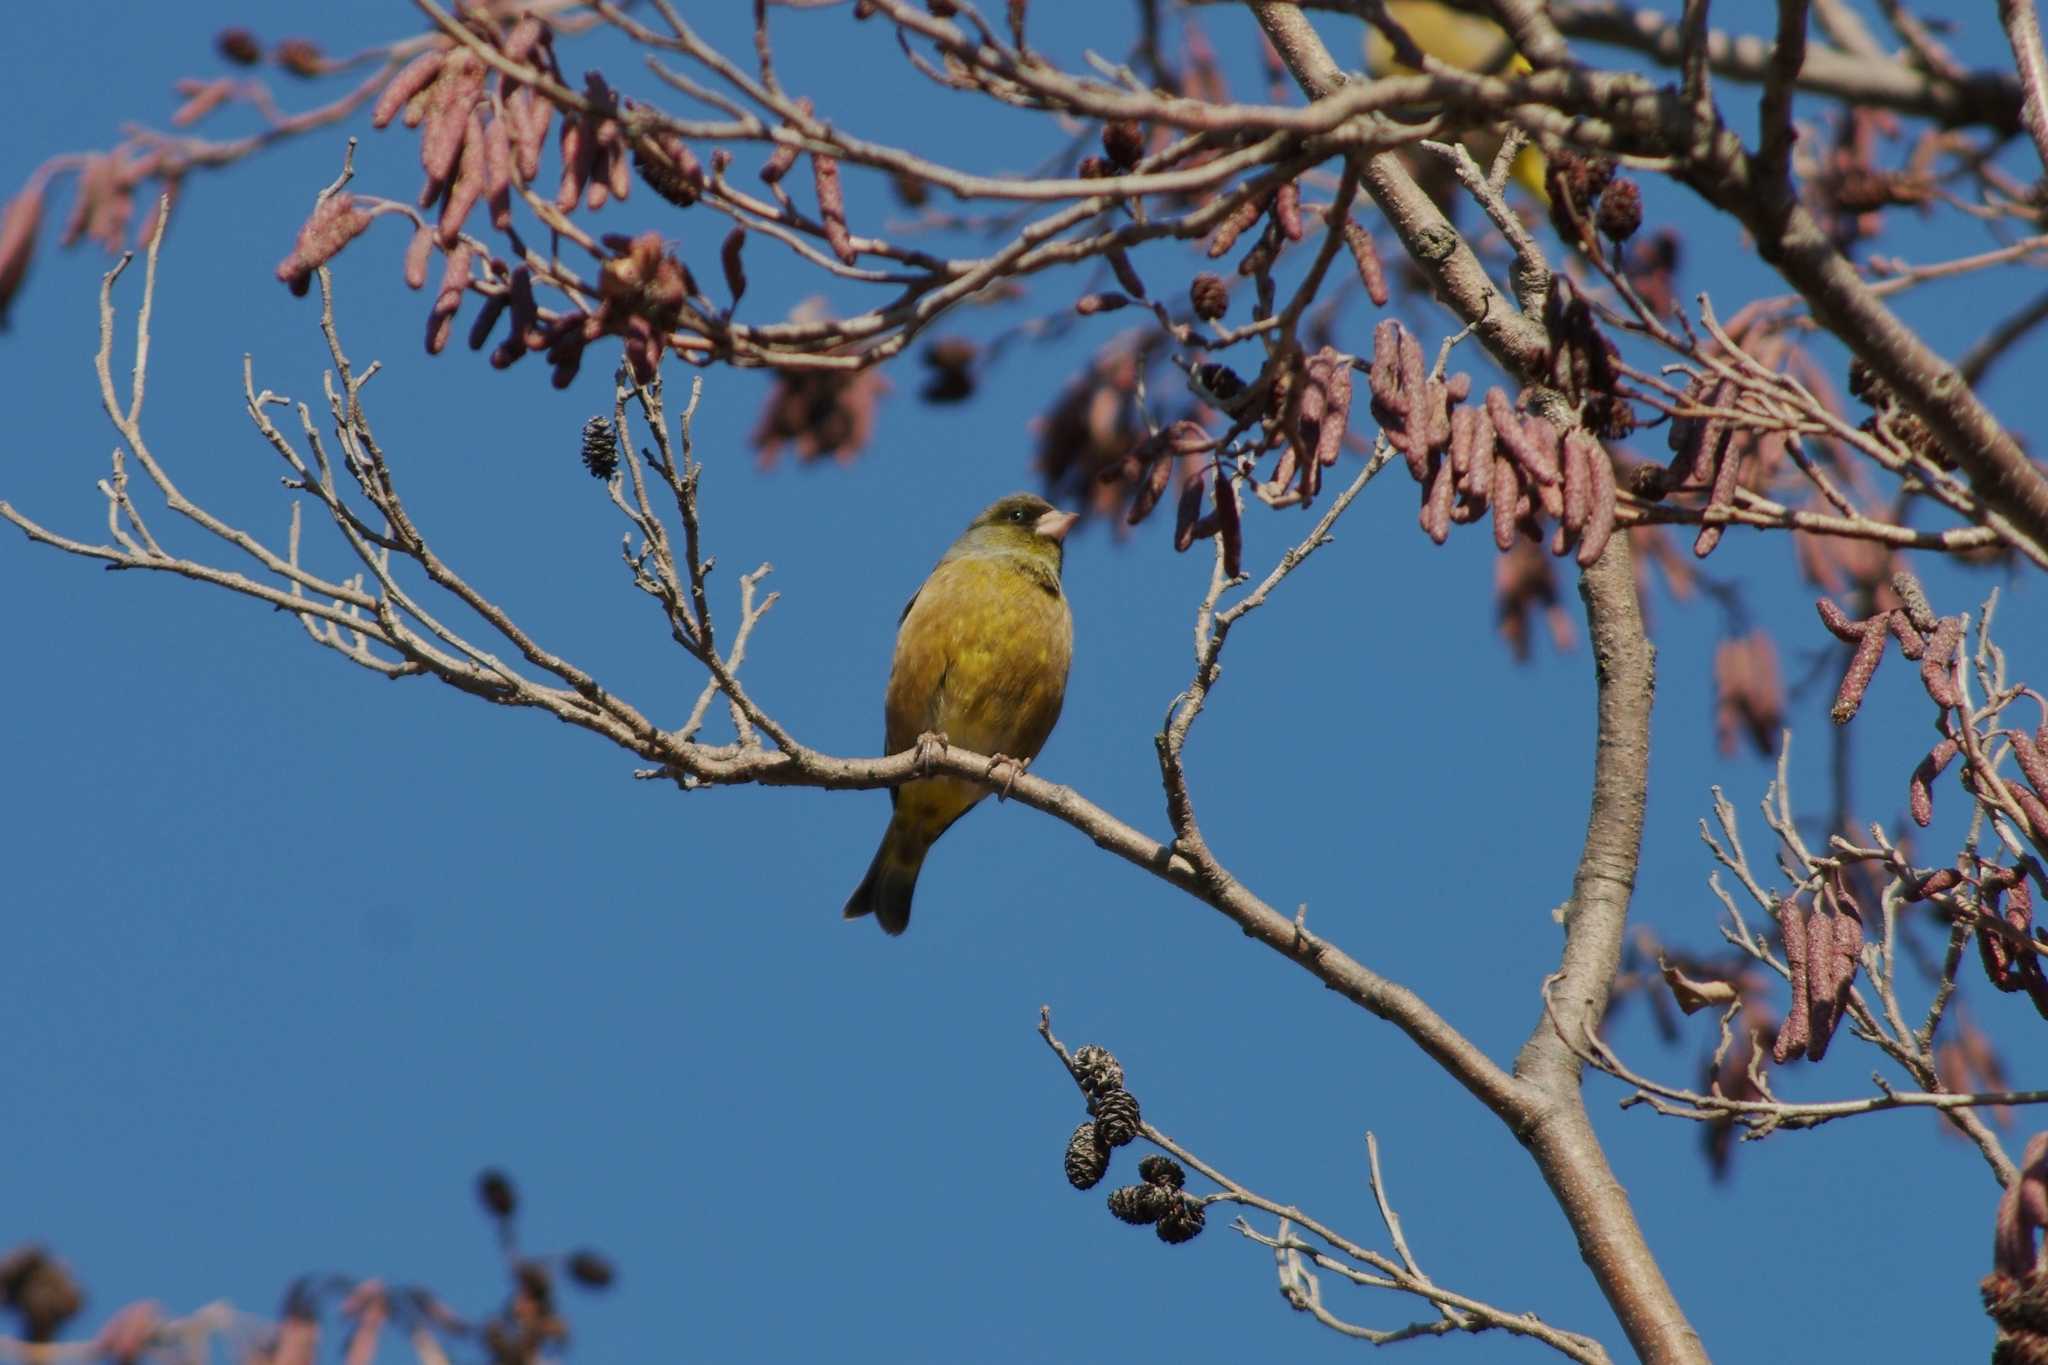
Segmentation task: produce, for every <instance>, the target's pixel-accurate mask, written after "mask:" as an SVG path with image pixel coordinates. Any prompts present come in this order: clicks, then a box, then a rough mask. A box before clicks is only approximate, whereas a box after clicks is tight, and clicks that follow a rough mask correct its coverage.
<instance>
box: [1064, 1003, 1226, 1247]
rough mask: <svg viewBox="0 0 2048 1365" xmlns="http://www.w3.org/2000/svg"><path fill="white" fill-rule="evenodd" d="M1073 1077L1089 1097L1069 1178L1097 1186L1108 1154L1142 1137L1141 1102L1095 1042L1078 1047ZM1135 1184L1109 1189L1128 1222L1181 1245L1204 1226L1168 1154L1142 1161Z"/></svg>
mask: <svg viewBox="0 0 2048 1365" xmlns="http://www.w3.org/2000/svg"><path fill="white" fill-rule="evenodd" d="M1073 1070H1074V1079H1075V1080H1076V1081H1077V1082H1079V1083H1080V1086H1081V1089H1082V1091H1083V1092H1084V1093H1085V1094H1086V1095H1087V1096H1088V1114H1089V1118H1088V1121H1087V1122H1086V1123H1084V1124H1082V1125H1081V1126H1080V1127H1078V1128H1076V1129H1075V1130H1074V1135H1073V1136H1072V1137H1070V1138H1068V1139H1067V1154H1066V1168H1067V1183H1068V1184H1070V1185H1072V1186H1073V1187H1074V1188H1075V1189H1077V1190H1092V1189H1094V1188H1095V1186H1096V1185H1097V1184H1099V1183H1100V1182H1101V1180H1102V1177H1103V1176H1104V1175H1106V1174H1108V1172H1109V1154H1110V1152H1111V1151H1112V1150H1113V1149H1115V1148H1117V1147H1123V1146H1128V1145H1129V1144H1130V1143H1131V1142H1133V1141H1134V1140H1136V1138H1137V1136H1138V1124H1139V1117H1138V1101H1137V1100H1136V1099H1135V1098H1134V1097H1133V1096H1132V1095H1131V1092H1130V1091H1128V1090H1126V1089H1124V1069H1123V1067H1122V1065H1120V1064H1119V1063H1118V1062H1117V1059H1116V1058H1115V1056H1113V1055H1112V1054H1111V1053H1110V1051H1109V1049H1108V1048H1103V1047H1097V1046H1096V1045H1095V1044H1093V1043H1090V1044H1088V1045H1087V1046H1086V1047H1080V1048H1076V1049H1074V1058H1073ZM1138 1180H1139V1183H1138V1184H1136V1185H1124V1186H1121V1187H1120V1188H1117V1189H1114V1190H1111V1191H1110V1192H1109V1211H1110V1212H1111V1213H1113V1214H1115V1215H1116V1216H1117V1217H1118V1218H1120V1219H1122V1220H1123V1221H1124V1222H1126V1223H1133V1224H1137V1225H1140V1226H1143V1225H1145V1224H1148V1223H1149V1224H1151V1225H1152V1228H1153V1230H1154V1231H1156V1232H1157V1233H1158V1234H1159V1240H1160V1241H1162V1242H1165V1243H1167V1244H1169V1245H1177V1244H1179V1243H1181V1242H1186V1241H1189V1240H1191V1239H1192V1238H1193V1237H1194V1236H1195V1235H1196V1234H1197V1233H1199V1232H1200V1231H1201V1230H1202V1226H1203V1224H1204V1222H1205V1221H1206V1220H1205V1217H1204V1215H1203V1212H1202V1201H1201V1200H1199V1199H1196V1198H1195V1197H1194V1196H1193V1195H1190V1194H1187V1193H1186V1192H1184V1191H1183V1190H1182V1189H1181V1186H1183V1185H1184V1184H1186V1183H1187V1172H1186V1171H1184V1170H1182V1169H1181V1166H1180V1163H1179V1162H1177V1161H1175V1160H1174V1159H1173V1158H1172V1157H1168V1156H1148V1157H1146V1158H1145V1159H1144V1160H1143V1161H1140V1162H1139V1163H1138Z"/></svg>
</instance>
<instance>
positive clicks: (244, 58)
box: [213, 28, 263, 66]
mask: <svg viewBox="0 0 2048 1365" xmlns="http://www.w3.org/2000/svg"><path fill="white" fill-rule="evenodd" d="M213 50H214V51H215V52H218V53H220V55H221V56H222V57H224V58H226V59H227V60H228V61H231V62H233V63H234V64H235V65H236V66H254V65H256V63H258V62H260V61H262V60H263V44H262V43H260V42H258V41H257V40H256V35H255V34H253V33H251V32H249V30H248V29H246V28H224V29H222V30H221V31H220V32H219V33H217V34H215V35H214V38H213Z"/></svg>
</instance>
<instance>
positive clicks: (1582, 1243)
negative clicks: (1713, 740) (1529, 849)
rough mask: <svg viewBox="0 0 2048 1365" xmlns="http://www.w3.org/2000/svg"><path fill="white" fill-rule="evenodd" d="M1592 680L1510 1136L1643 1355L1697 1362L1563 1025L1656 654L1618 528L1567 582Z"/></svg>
mask: <svg viewBox="0 0 2048 1365" xmlns="http://www.w3.org/2000/svg"><path fill="white" fill-rule="evenodd" d="M1579 595H1580V597H1582V598H1583V599H1584V600H1585V603H1586V624H1587V633H1588V634H1589V635H1590V636H1591V637H1592V646H1593V663H1594V668H1595V670H1596V673H1597V676H1598V679H1599V703H1598V714H1599V722H1598V738H1597V740H1596V745H1597V748H1596V751H1595V756H1594V761H1593V803H1592V811H1591V813H1590V814H1589V815H1588V817H1587V820H1586V841H1585V845H1584V848H1583V849H1582V851H1581V852H1580V855H1579V865H1578V869H1577V871H1576V872H1575V873H1574V874H1573V876H1572V897H1571V900H1570V902H1569V903H1568V904H1567V906H1566V909H1565V946H1564V958H1563V961H1562V962H1561V963H1560V965H1559V968H1558V972H1557V975H1556V976H1555V977H1554V978H1552V982H1551V985H1550V988H1549V990H1550V995H1551V996H1552V999H1553V1007H1554V1009H1555V1012H1556V1016H1557V1022H1556V1024H1555V1025H1553V1023H1552V1020H1551V1018H1550V1016H1549V1015H1548V1014H1547V1013H1546V1014H1545V1015H1543V1016H1542V1017H1540V1018H1539V1019H1538V1020H1537V1023H1536V1027H1535V1030H1534V1031H1533V1032H1532V1033H1531V1034H1530V1035H1529V1040H1528V1042H1526V1043H1525V1044H1523V1046H1522V1051H1521V1055H1520V1056H1519V1057H1518V1058H1516V1061H1515V1077H1516V1079H1517V1080H1518V1081H1521V1082H1522V1083H1523V1084H1524V1085H1526V1086H1527V1087H1529V1089H1530V1090H1531V1091H1533V1092H1534V1095H1535V1098H1534V1099H1533V1100H1532V1103H1531V1105H1530V1112H1529V1118H1528V1121H1527V1122H1526V1123H1525V1124H1524V1125H1523V1126H1520V1127H1518V1128H1517V1129H1516V1136H1517V1137H1518V1138H1519V1139H1520V1140H1521V1142H1522V1144H1523V1145H1524V1146H1525V1147H1527V1148H1528V1149H1529V1154H1530V1155H1531V1156H1533V1157H1534V1158H1535V1159H1536V1166H1537V1169H1539V1170H1540V1171H1542V1173H1543V1178H1544V1180H1545V1181H1546V1182H1547V1183H1548V1184H1549V1186H1550V1188H1551V1190H1552V1192H1553V1193H1555V1194H1556V1196H1557V1199H1558V1203H1559V1205H1560V1207H1562V1208H1563V1210H1564V1213H1565V1217H1566V1218H1567V1219H1568V1220H1569V1221H1570V1222H1571V1225H1572V1231H1573V1233H1574V1234H1576V1235H1577V1237H1578V1240H1579V1254H1580V1255H1581V1256H1582V1257H1583V1258H1584V1259H1585V1262H1586V1266H1587V1268H1588V1269H1590V1270H1591V1271H1592V1272H1593V1277H1594V1279H1596V1280H1597V1281H1598V1282H1599V1284H1600V1287H1601V1290H1602V1291H1603V1292H1604V1293H1605V1294H1606V1295H1607V1301H1608V1303H1609V1304H1610V1305H1611V1306H1612V1307H1613V1308H1614V1311H1615V1315H1616V1316H1617V1317H1618V1318H1619V1319H1620V1320H1621V1325H1622V1330H1623V1331H1625V1332H1626V1333H1627V1334H1628V1339H1629V1341H1630V1343H1631V1344H1632V1345H1633V1346H1634V1347H1635V1349H1636V1353H1637V1354H1638V1355H1639V1356H1640V1357H1641V1358H1642V1359H1643V1360H1645V1361H1704V1360H1705V1359H1706V1358H1707V1357H1706V1351H1705V1349H1704V1347H1703V1346H1702V1345H1701V1343H1700V1339H1699V1334H1698V1333H1697V1332H1696V1331H1694V1330H1693V1327H1692V1325H1691V1323H1689V1322H1688V1321H1686V1318H1685V1314H1684V1312H1683V1310H1682V1309H1680V1307H1679V1306H1678V1301H1677V1299H1676V1297H1675V1296H1674V1295H1673V1294H1672V1292H1671V1286H1670V1285H1669V1284H1668V1283H1667V1282H1666V1281H1665V1279H1664V1272H1663V1271H1662V1270H1661V1269H1660V1268H1659V1267H1658V1265H1657V1259H1656V1257H1655V1256H1654V1255H1653V1254H1652V1253H1651V1251H1650V1248H1649V1245H1648V1243H1647V1242H1645V1241H1644V1239H1643V1234H1642V1229H1641V1227H1640V1226H1639V1225H1638V1224H1637V1222H1636V1218H1635V1212H1634V1210H1633V1209H1631V1208H1630V1206H1629V1202H1628V1192H1627V1191H1626V1190H1624V1189H1623V1188H1622V1186H1621V1182H1620V1181H1619V1180H1617V1179H1616V1178H1615V1176H1614V1172H1613V1169H1612V1168H1611V1167H1610V1166H1609V1165H1608V1164H1607V1156H1606V1153H1605V1152H1604V1151H1602V1150H1601V1147H1600V1139H1599V1137H1598V1136H1597V1135H1596V1134H1595V1133H1594V1131H1593V1125H1592V1121H1591V1119H1590V1118H1589V1117H1588V1116H1587V1113H1586V1104H1585V1096H1584V1093H1583V1090H1582V1089H1581V1079H1582V1072H1583V1064H1582V1063H1581V1062H1580V1060H1579V1057H1578V1055H1577V1054H1576V1053H1575V1052H1574V1050H1573V1049H1572V1048H1571V1046H1570V1045H1569V1044H1568V1043H1567V1042H1566V1041H1565V1039H1566V1037H1567V1036H1568V1034H1567V1033H1565V1032H1560V1030H1561V1029H1562V1030H1566V1031H1576V1030H1579V1029H1581V1028H1583V1027H1584V1026H1586V1025H1587V1024H1589V1023H1593V1022H1597V1021H1598V1020H1599V1018H1600V1016H1601V1014H1602V1013H1603V1012H1605V1010H1606V1008H1607V998H1608V993H1609V991H1610V990H1611V989H1612V987H1613V982H1614V975H1615V972H1616V971H1617V970H1618V968H1619V967H1620V964H1621V949H1622V932H1623V930H1624V928H1625V927H1626V925H1627V921H1628V903H1629V897H1630V895H1631V894H1632V893H1633V891H1634V890H1635V877H1636V859H1637V855H1638V852H1639V851H1640V849H1641V847H1642V837H1643V806H1644V801H1645V798H1646V794H1647V792H1648V787H1649V775H1650V704H1651V700H1652V697H1653V695H1654V693H1655V690H1656V651H1655V650H1654V649H1652V648H1651V646H1650V641H1649V637H1648V635H1647V634H1645V632H1644V629H1643V615H1642V605H1641V603H1640V601H1639V600H1638V599H1637V596H1636V585H1635V566H1634V562H1633V558H1632V556H1631V554H1630V552H1629V544H1628V538H1627V537H1626V536H1617V537H1615V538H1614V539H1613V540H1611V541H1609V542H1608V545H1607V551H1606V553H1605V554H1603V555H1602V556H1601V557H1600V559H1599V561H1598V562H1597V563H1595V564H1594V565H1593V566H1592V567H1591V568H1590V569H1588V570H1586V572H1585V574H1584V575H1583V576H1582V577H1581V578H1580V580H1579Z"/></svg>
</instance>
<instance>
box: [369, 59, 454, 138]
mask: <svg viewBox="0 0 2048 1365" xmlns="http://www.w3.org/2000/svg"><path fill="white" fill-rule="evenodd" d="M447 60H448V54H447V53H446V52H445V51H442V52H422V53H421V54H420V55H419V56H417V57H415V58H413V59H412V60H411V61H409V62H407V63H406V64H405V65H404V66H402V67H400V68H399V69H398V74H397V75H395V76H393V77H392V78H391V80H390V82H389V83H388V84H387V85H385V87H384V89H383V90H381V91H380V92H378V95H377V103H376V104H375V105H374V106H373V107H372V108H371V110H370V126H371V127H372V128H384V127H388V126H389V125H390V123H391V120H392V119H394V118H396V117H398V113H399V111H400V110H401V109H403V108H405V106H406V105H407V104H408V103H410V102H411V100H412V97H413V96H414V95H417V94H418V93H419V92H420V91H422V90H424V89H426V88H427V87H428V86H429V85H431V84H432V83H433V81H434V78H435V77H437V76H439V75H440V74H441V67H442V64H443V63H445V62H446V61H447Z"/></svg>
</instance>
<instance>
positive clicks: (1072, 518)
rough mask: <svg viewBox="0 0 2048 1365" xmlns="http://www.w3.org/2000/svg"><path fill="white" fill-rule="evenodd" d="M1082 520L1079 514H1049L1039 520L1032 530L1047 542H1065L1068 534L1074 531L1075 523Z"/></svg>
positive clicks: (1054, 512)
mask: <svg viewBox="0 0 2048 1365" xmlns="http://www.w3.org/2000/svg"><path fill="white" fill-rule="evenodd" d="M1080 519H1081V514H1080V513H1079V512H1059V511H1053V512H1047V513H1046V514H1045V515H1043V516H1041V517H1040V518H1039V519H1038V522H1037V524H1036V525H1034V526H1033V527H1032V528H1031V529H1032V530H1034V531H1036V532H1038V534H1040V535H1042V536H1044V537H1045V538H1046V539H1047V540H1065V539H1066V538H1067V532H1069V531H1071V530H1073V529H1074V523H1075V522H1077V521H1079V520H1080Z"/></svg>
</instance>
